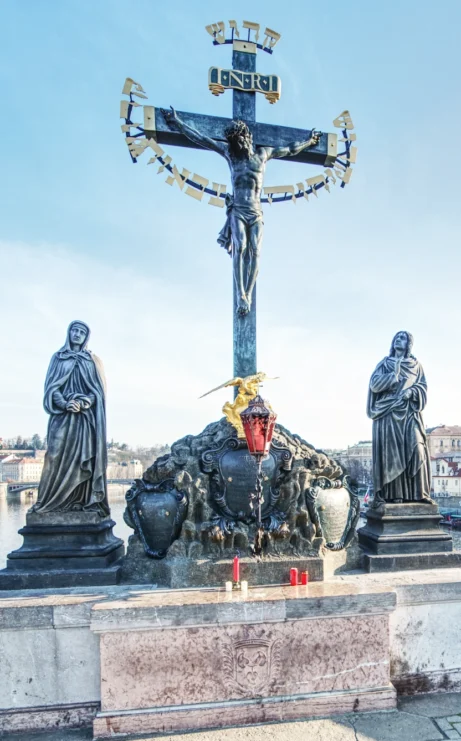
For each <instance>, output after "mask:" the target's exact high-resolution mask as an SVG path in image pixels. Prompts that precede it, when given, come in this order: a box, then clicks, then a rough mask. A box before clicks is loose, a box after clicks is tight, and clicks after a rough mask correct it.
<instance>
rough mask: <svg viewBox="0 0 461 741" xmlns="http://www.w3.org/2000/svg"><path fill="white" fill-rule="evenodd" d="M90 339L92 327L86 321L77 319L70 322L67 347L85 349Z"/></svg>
mask: <svg viewBox="0 0 461 741" xmlns="http://www.w3.org/2000/svg"><path fill="white" fill-rule="evenodd" d="M89 339H90V328H89V326H88V324H85V322H81V321H79V320H75V321H73V322H71V323H70V324H69V328H68V330H67V342H66V347H68V348H69V349H70V348H71V347H73V348H74V349H78V350H85V349H86V346H87V345H88V340H89Z"/></svg>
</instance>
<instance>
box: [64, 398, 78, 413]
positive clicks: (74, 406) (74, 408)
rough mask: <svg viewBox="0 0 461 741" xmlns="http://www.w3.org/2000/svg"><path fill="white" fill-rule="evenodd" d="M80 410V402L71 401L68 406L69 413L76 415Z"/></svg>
mask: <svg viewBox="0 0 461 741" xmlns="http://www.w3.org/2000/svg"><path fill="white" fill-rule="evenodd" d="M80 408H81V407H80V402H79V401H77V399H71V400H70V401H68V402H67V404H66V409H67V411H68V412H74V414H76V413H77V412H79V411H80Z"/></svg>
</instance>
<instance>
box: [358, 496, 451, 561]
mask: <svg viewBox="0 0 461 741" xmlns="http://www.w3.org/2000/svg"><path fill="white" fill-rule="evenodd" d="M440 520H441V516H440V513H439V508H438V506H437V504H435V502H409V503H406V504H391V503H385V504H382V505H381V506H380V507H378V508H377V509H372V508H370V509H369V510H368V512H367V523H366V525H365V526H364V527H362V528H360V530H359V531H358V538H359V543H360V545H361V547H362V548H363V550H364V551H365V559H364V560H365V567H366V568H367V570H368V571H381V570H384V571H388V570H392V569H397V570H398V569H422V568H440V567H441V566H442V565H453V566H454V565H458V564H457V563H455V562H456V559H455V560H454V561H453V564H450V559H447V556H448V555H449V554H450V553H451V551H452V550H453V540H452V537H451V535H450V534H449V533H446V532H444V531H443V530H441V528H440V527H439V523H440ZM441 561H442V562H443V563H441Z"/></svg>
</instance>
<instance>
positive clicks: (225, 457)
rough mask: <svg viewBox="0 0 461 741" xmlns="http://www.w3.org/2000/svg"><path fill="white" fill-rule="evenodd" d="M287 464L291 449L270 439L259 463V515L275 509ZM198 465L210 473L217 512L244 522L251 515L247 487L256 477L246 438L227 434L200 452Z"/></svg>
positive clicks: (253, 461) (289, 462)
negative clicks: (260, 482)
mask: <svg viewBox="0 0 461 741" xmlns="http://www.w3.org/2000/svg"><path fill="white" fill-rule="evenodd" d="M291 466H292V454H291V452H290V451H289V450H288V448H285V447H283V446H281V445H277V443H276V442H273V443H272V445H271V449H270V453H269V455H268V456H267V458H265V459H264V461H263V464H262V472H263V496H264V505H263V518H266V517H269V516H270V515H272V514H274V513H275V512H276V509H277V507H276V505H277V503H278V501H279V497H280V490H279V486H280V479H281V478H282V477H283V474H284V473H285V472H286V471H289V470H290V469H291ZM201 468H202V471H203V472H204V473H207V474H211V476H210V493H211V500H212V506H213V507H214V509H215V510H216V511H217V513H218V514H219V515H220V516H221V517H224V518H227V519H228V520H230V521H234V522H236V521H241V522H248V521H249V520H250V519H251V517H252V509H251V500H250V498H249V496H248V491H249V487H251V486H252V485H254V482H255V481H256V474H257V466H256V462H255V460H254V458H253V456H251V455H250V454H249V452H248V447H247V444H246V442H245V441H244V440H239V439H237V438H236V437H229V438H227V440H225V441H224V442H223V443H222V444H221V445H220V446H219V447H217V448H212V449H211V450H207V451H205V453H203V455H202V461H201ZM250 490H251V488H250ZM282 519H283V518H282Z"/></svg>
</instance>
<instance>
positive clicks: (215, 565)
mask: <svg viewBox="0 0 461 741" xmlns="http://www.w3.org/2000/svg"><path fill="white" fill-rule="evenodd" d="M317 541H318V542H317V543H316V545H317V552H318V553H320V548H321V546H322V544H323V540H322V539H321V538H318V539H317ZM292 567H295V568H297V569H298V572H299V576H300V578H301V572H302V571H307V572H308V573H309V581H323V579H324V578H325V561H324V559H323V558H322V557H321V556H320V555H317V556H310V557H309V556H302V557H297V556H291V557H267V556H265V557H264V558H263V559H262V560H260V561H258V560H256V558H251V557H249V556H247V557H243V558H241V559H240V578H241V579H243V580H245V581H248V583H249V585H250V586H256V585H266V584H288V583H289V581H290V569H291V568H292ZM121 581H122V583H127V584H156V585H157V586H160V587H171V588H172V589H185V588H187V587H218V586H223V585H224V583H225V582H226V581H232V559H231V558H221V559H220V558H217V559H216V558H215V559H212V558H203V557H202V558H200V557H198V558H190V557H186V556H184V557H181V556H177V555H170V554H168V555H167V557H166V558H164V559H161V560H156V559H152V558H148V557H147V556H146V555H145V553H144V549H143V547H142V545H141V542H140V541H139V538H138V537H137V536H136V535H132V536H131V537H130V539H129V544H128V551H127V555H126V557H125V558H124V560H123V565H122V576H121Z"/></svg>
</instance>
